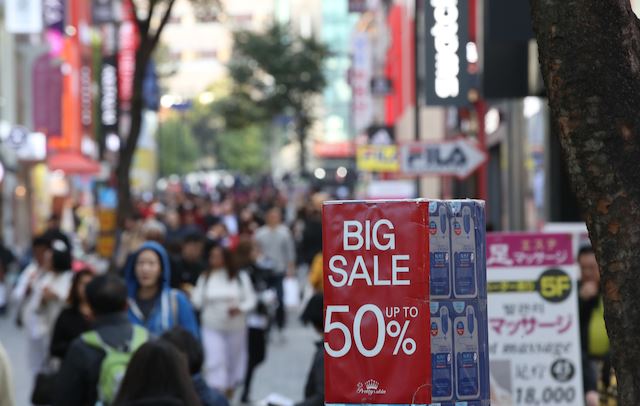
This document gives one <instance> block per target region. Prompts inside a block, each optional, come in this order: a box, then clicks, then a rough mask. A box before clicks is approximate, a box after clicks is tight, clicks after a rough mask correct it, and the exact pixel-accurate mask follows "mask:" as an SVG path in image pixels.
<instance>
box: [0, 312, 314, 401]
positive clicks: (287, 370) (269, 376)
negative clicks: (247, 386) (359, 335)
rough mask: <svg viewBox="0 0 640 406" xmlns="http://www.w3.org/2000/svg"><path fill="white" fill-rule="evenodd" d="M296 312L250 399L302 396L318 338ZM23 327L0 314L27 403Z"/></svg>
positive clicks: (1, 336)
mask: <svg viewBox="0 0 640 406" xmlns="http://www.w3.org/2000/svg"><path fill="white" fill-rule="evenodd" d="M293 316H295V314H292V317H290V320H291V323H290V326H289V328H288V330H287V331H286V342H284V343H277V342H273V343H271V344H270V345H269V349H268V353H267V360H266V361H265V363H264V364H263V365H261V366H260V367H259V369H258V370H257V371H256V375H255V378H254V383H253V393H252V398H253V400H260V399H263V398H265V397H266V396H267V395H269V394H271V393H279V394H282V395H284V396H286V397H288V398H290V399H292V400H296V401H298V400H301V399H302V395H303V391H304V384H305V380H306V377H307V372H308V369H309V367H310V365H311V357H312V356H313V352H314V349H315V347H314V341H315V340H316V339H317V337H316V335H315V333H314V332H313V331H312V329H311V327H304V326H302V325H301V324H300V323H299V322H298V320H297V317H296V318H295V319H294V317H293ZM24 334H25V333H24V331H21V330H18V329H16V327H15V326H14V324H13V318H12V317H0V342H2V345H4V347H5V348H6V349H7V352H8V353H9V357H10V358H11V362H12V365H13V367H14V368H13V376H14V381H15V389H16V402H17V403H16V406H27V405H29V393H30V387H31V379H30V377H29V371H28V368H27V349H26V340H25V338H24V337H25V336H24Z"/></svg>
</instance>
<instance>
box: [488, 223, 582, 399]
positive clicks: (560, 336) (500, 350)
mask: <svg viewBox="0 0 640 406" xmlns="http://www.w3.org/2000/svg"><path fill="white" fill-rule="evenodd" d="M487 267H488V291H489V343H490V345H489V349H490V357H491V393H492V399H491V405H492V406H510V405H583V404H584V402H583V391H582V363H581V350H580V335H579V334H580V333H579V329H580V324H579V323H580V319H579V315H578V292H577V278H578V270H577V266H576V264H575V262H574V259H573V249H572V239H571V235H570V234H541V233H518V234H489V236H488V238H487Z"/></svg>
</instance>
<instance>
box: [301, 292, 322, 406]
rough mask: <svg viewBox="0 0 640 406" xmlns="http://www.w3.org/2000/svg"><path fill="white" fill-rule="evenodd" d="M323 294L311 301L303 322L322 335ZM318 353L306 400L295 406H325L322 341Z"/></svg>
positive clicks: (317, 294)
mask: <svg viewBox="0 0 640 406" xmlns="http://www.w3.org/2000/svg"><path fill="white" fill-rule="evenodd" d="M322 305H323V299H322V293H316V294H315V295H313V296H312V297H311V299H309V303H307V306H306V307H305V309H304V311H303V312H302V316H300V318H301V319H302V322H303V323H305V324H307V323H311V325H312V326H313V327H314V328H315V330H316V331H317V332H318V334H322V332H323V331H324V329H323V327H322V326H323V318H322ZM316 347H317V349H316V353H315V355H314V356H313V363H312V364H311V370H310V371H309V375H308V377H307V384H306V385H305V388H304V397H305V399H304V400H303V401H302V402H299V403H296V405H295V406H324V345H323V342H322V340H320V341H318V342H317V343H316Z"/></svg>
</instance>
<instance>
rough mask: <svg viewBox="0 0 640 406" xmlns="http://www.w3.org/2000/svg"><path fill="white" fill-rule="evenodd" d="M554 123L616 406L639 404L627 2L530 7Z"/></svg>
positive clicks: (636, 122)
mask: <svg viewBox="0 0 640 406" xmlns="http://www.w3.org/2000/svg"><path fill="white" fill-rule="evenodd" d="M531 5H532V15H533V25H534V31H535V32H536V37H537V40H538V47H539V51H540V65H541V68H542V73H543V77H544V81H545V84H546V87H547V92H548V96H549V104H550V107H551V113H552V116H553V122H554V123H555V124H557V125H558V127H559V134H560V141H561V144H562V148H563V150H564V155H565V157H566V160H567V165H568V169H569V173H570V176H571V179H572V182H573V186H574V188H575V190H576V193H577V197H578V199H579V200H580V203H581V206H582V208H583V211H584V214H585V219H586V223H587V227H588V229H589V237H590V238H591V242H592V244H593V246H594V249H595V251H596V257H597V259H598V263H599V264H600V272H601V276H602V279H601V291H602V292H603V296H604V304H605V321H606V325H607V331H608V333H609V338H610V341H611V346H612V357H613V358H612V359H613V365H614V368H615V370H616V375H617V378H618V390H619V396H620V404H622V405H640V345H639V344H638V339H639V337H640V274H639V273H638V272H639V270H640V249H638V246H639V243H640V138H639V137H640V115H639V114H638V106H639V105H640V28H639V27H640V24H639V22H638V20H637V19H636V17H635V16H634V14H633V12H632V10H631V6H630V2H629V0H531Z"/></svg>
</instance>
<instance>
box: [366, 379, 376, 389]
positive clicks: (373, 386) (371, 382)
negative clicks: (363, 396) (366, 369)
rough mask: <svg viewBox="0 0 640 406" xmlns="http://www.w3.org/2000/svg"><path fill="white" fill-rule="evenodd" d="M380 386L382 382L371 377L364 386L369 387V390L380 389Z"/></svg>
mask: <svg viewBox="0 0 640 406" xmlns="http://www.w3.org/2000/svg"><path fill="white" fill-rule="evenodd" d="M379 386H380V384H379V383H378V381H375V380H373V379H369V380H368V381H367V382H365V383H364V387H365V388H367V389H368V390H378V387H379Z"/></svg>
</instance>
